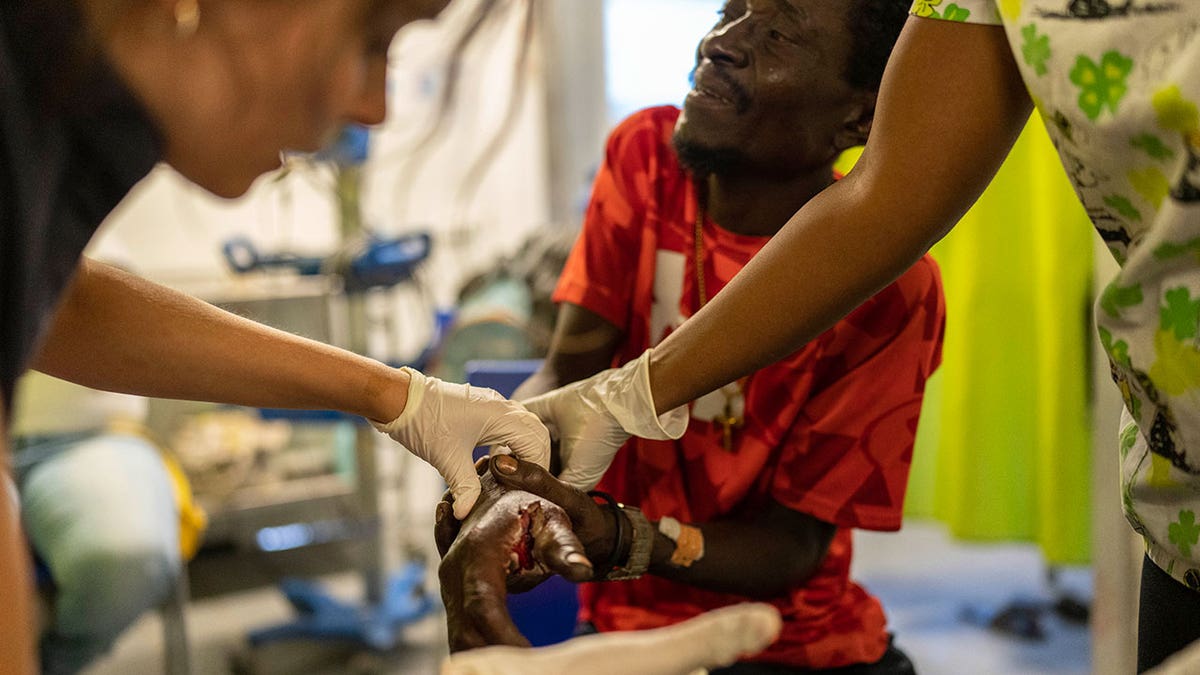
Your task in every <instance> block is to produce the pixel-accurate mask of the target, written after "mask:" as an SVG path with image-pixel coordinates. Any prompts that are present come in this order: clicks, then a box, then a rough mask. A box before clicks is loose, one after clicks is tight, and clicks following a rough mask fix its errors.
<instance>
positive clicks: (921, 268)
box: [896, 253, 942, 294]
mask: <svg viewBox="0 0 1200 675" xmlns="http://www.w3.org/2000/svg"><path fill="white" fill-rule="evenodd" d="M896 284H898V285H900V286H902V287H903V288H904V289H905V290H908V291H914V292H920V293H922V294H924V293H927V292H931V291H936V292H938V293H941V291H942V271H941V268H939V267H938V264H937V261H936V260H934V259H933V256H931V255H929V254H928V253H926V254H925V255H923V256H921V259H920V260H918V261H917V262H916V263H915V264H913V266H912V267H910V268H908V271H906V272H905V273H904V274H902V275H900V278H899V279H897V280H896Z"/></svg>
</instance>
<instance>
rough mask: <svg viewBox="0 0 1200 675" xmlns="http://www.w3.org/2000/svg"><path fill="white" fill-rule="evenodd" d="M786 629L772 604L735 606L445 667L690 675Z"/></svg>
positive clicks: (542, 673)
mask: <svg viewBox="0 0 1200 675" xmlns="http://www.w3.org/2000/svg"><path fill="white" fill-rule="evenodd" d="M782 625H783V622H782V620H781V619H780V617H779V611H778V610H776V609H775V608H774V607H772V606H771V605H765V604H744V605H733V606H731V607H722V608H721V609H717V610H713V611H711V612H707V613H705V614H701V615H700V616H698V617H695V618H693V619H689V620H688V621H684V622H683V623H680V624H676V625H674V626H668V627H667V628H657V629H654V630H646V631H630V632H619V633H601V634H598V635H588V636H586V637H579V638H575V639H573V640H568V641H566V642H563V643H561V644H557V645H553V646H550V647H542V648H540V649H521V648H517V647H485V648H483V649H472V650H470V651H465V652H459V653H458V654H455V655H453V656H451V657H450V658H449V659H447V660H446V661H445V662H444V663H443V664H442V675H560V674H561V673H570V674H571V675H610V674H611V673H622V674H623V675H686V674H687V673H692V672H695V671H697V670H700V669H702V668H719V667H721V666H727V665H729V664H731V663H733V662H734V661H736V660H738V658H740V657H742V656H748V655H751V654H757V653H758V652H760V651H762V650H763V649H766V647H767V645H769V644H771V643H772V642H774V641H775V639H776V638H777V637H778V636H779V630H780V628H781V627H782Z"/></svg>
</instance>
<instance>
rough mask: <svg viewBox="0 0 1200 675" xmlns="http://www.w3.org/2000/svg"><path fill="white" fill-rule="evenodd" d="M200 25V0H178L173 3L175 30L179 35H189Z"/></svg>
mask: <svg viewBox="0 0 1200 675" xmlns="http://www.w3.org/2000/svg"><path fill="white" fill-rule="evenodd" d="M199 27H200V0H179V1H178V2H176V3H175V32H176V33H177V34H178V35H179V37H184V38H186V37H191V36H193V35H195V34H196V29H197V28H199Z"/></svg>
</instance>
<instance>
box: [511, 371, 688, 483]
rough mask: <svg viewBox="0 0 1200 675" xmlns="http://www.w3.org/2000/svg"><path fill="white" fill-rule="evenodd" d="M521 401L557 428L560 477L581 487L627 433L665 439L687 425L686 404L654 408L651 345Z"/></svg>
mask: <svg viewBox="0 0 1200 675" xmlns="http://www.w3.org/2000/svg"><path fill="white" fill-rule="evenodd" d="M524 403H525V407H526V408H528V409H529V410H530V411H532V412H534V413H536V414H537V416H538V417H540V418H541V419H542V421H543V422H545V423H546V424H547V425H548V426H551V427H553V428H554V430H555V431H556V432H557V435H558V439H559V442H560V444H561V449H560V453H561V455H562V463H563V470H562V473H561V474H560V475H559V479H560V480H562V481H563V482H566V483H569V484H571V485H573V486H575V487H577V488H580V489H581V490H590V489H592V488H594V487H596V483H599V482H600V477H601V476H603V475H604V472H605V471H606V470H607V469H608V465H609V464H612V460H613V456H614V455H616V454H617V450H620V449H621V445H623V444H624V443H625V441H626V440H627V439H628V438H629V436H630V435H633V436H639V437H641V438H649V439H655V440H666V439H669V438H679V437H680V436H682V435H683V432H684V431H686V430H687V423H688V412H687V406H680V407H678V408H676V409H674V410H672V411H670V412H667V413H664V414H663V415H661V416H659V415H655V414H654V397H653V395H651V393H650V350H649V349H647V350H646V351H645V353H643V354H642V355H641V356H639V357H638V358H637V359H635V360H633V361H630V362H629V363H626V364H625V365H624V366H621V367H620V368H614V369H612V370H606V371H603V372H600V373H597V374H595V375H593V376H591V377H589V378H588V379H586V380H580V381H579V382H575V383H573V384H569V385H567V386H565V387H562V388H561V389H555V390H554V391H551V392H547V393H545V394H542V395H541V396H537V397H535V398H532V399H529V400H528V401H525V402H524Z"/></svg>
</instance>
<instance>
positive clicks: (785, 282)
mask: <svg viewBox="0 0 1200 675" xmlns="http://www.w3.org/2000/svg"><path fill="white" fill-rule="evenodd" d="M1030 108H1031V104H1030V100H1029V96H1028V94H1027V92H1026V90H1025V87H1024V84H1023V83H1022V81H1021V77H1020V73H1019V71H1018V70H1017V66H1016V64H1015V63H1014V62H1013V60H1012V54H1011V52H1010V51H1009V46H1008V43H1007V40H1006V38H1005V34H1004V31H1003V29H1002V28H999V27H994V26H980V25H970V24H960V23H952V22H948V21H937V20H930V19H919V18H910V19H909V21H908V24H907V25H906V26H905V29H904V32H903V34H902V35H901V37H900V41H899V42H898V44H897V46H896V49H895V51H894V52H893V54H892V58H891V62H890V63H889V64H888V68H887V72H886V74H885V76H884V81H883V88H882V90H881V92H880V95H879V104H878V110H877V112H876V115H875V123H874V127H873V129H872V132H871V138H870V141H869V142H868V145H867V149H866V151H865V152H864V154H863V156H862V158H861V159H860V161H859V163H858V165H857V166H856V167H855V169H854V170H853V171H851V172H850V174H849V175H847V176H846V178H844V179H843V180H841V181H839V182H838V183H836V184H835V185H833V186H831V187H830V188H829V189H827V190H825V191H824V192H823V193H821V194H820V195H818V196H817V197H816V198H815V199H813V200H811V201H810V202H809V203H808V204H807V205H806V206H805V207H804V208H803V209H801V210H800V211H799V212H798V213H797V214H796V215H795V216H794V217H793V218H792V219H791V221H789V222H788V224H787V225H786V226H785V227H784V228H783V229H782V230H781V231H780V232H779V233H778V234H777V235H775V237H774V238H773V239H772V240H771V242H770V243H769V244H767V246H765V247H764V248H763V249H762V251H761V252H759V253H758V255H757V256H755V258H754V260H752V261H751V262H750V263H749V264H748V265H746V267H745V268H744V269H742V271H741V272H739V273H738V275H737V277H736V278H735V279H734V280H733V281H732V282H730V283H729V285H728V286H726V287H725V288H724V289H723V290H722V291H721V293H720V294H719V295H717V296H716V297H715V298H714V299H713V301H712V302H710V303H709V304H708V305H707V306H706V307H705V308H704V309H702V310H701V311H700V312H698V313H697V314H696V315H695V316H693V317H692V318H691V319H689V320H688V321H687V322H686V323H684V324H683V326H682V327H681V328H679V329H678V330H676V331H674V332H673V333H672V334H671V335H670V336H669V337H668V338H667V339H666V340H664V341H663V342H662V343H661V344H660V345H659V346H657V347H656V348H655V349H654V352H653V355H652V358H651V362H650V384H651V386H650V389H651V390H652V392H653V396H654V401H655V407H656V408H657V410H658V411H659V412H663V411H666V410H670V409H671V408H673V407H675V406H678V405H682V404H683V403H685V402H687V401H690V400H693V399H695V398H696V397H697V396H700V395H702V394H704V393H706V392H709V391H712V390H714V389H716V388H718V387H720V386H722V385H724V384H725V383H727V382H730V381H732V380H734V379H736V378H738V377H740V376H743V375H746V374H748V373H750V372H753V371H754V370H756V369H758V368H760V367H762V366H765V365H767V364H769V363H772V362H774V361H776V360H778V359H779V358H781V357H782V356H784V355H785V354H788V353H790V352H791V351H793V350H795V349H796V348H797V347H799V346H800V345H802V344H804V343H805V342H807V341H809V340H811V339H812V338H814V337H815V336H817V335H819V334H820V333H821V332H822V331H824V330H825V329H827V328H828V327H829V326H831V325H833V323H835V322H836V321H837V320H838V319H839V318H841V317H842V316H844V315H845V314H847V313H848V312H849V311H850V310H852V309H854V308H855V307H856V306H858V305H859V304H860V303H862V302H863V301H864V300H866V299H867V298H868V297H870V296H871V295H872V294H874V293H875V292H877V291H878V290H879V289H881V288H883V287H884V286H886V285H887V284H888V283H890V282H891V281H893V280H894V279H895V278H896V277H898V276H899V275H900V274H902V273H903V272H904V271H905V270H906V269H908V268H909V267H910V266H911V265H912V264H913V263H914V262H916V260H917V259H918V258H920V256H921V255H923V254H924V253H925V252H926V251H927V250H928V249H929V247H930V246H932V245H933V244H934V243H935V242H936V241H937V240H938V239H940V238H941V237H942V236H943V235H945V234H946V232H948V231H949V230H950V228H951V227H953V226H954V224H955V223H956V222H957V221H958V219H959V218H960V217H962V215H963V214H964V213H965V212H966V211H967V209H968V208H970V206H971V205H972V204H973V203H974V202H975V200H976V199H977V198H978V196H979V194H980V193H981V192H982V191H983V189H984V188H985V187H986V186H987V184H988V182H989V181H990V180H991V179H992V176H993V175H994V174H995V172H996V171H997V169H998V168H999V167H1000V164H1001V163H1002V162H1003V160H1004V157H1005V156H1006V155H1007V153H1008V151H1009V149H1010V148H1011V147H1012V144H1013V142H1015V140H1016V138H1017V136H1018V135H1019V133H1020V131H1021V129H1022V127H1023V126H1024V123H1025V121H1026V119H1027V118H1028V116H1029V111H1030ZM732 335H737V336H740V337H738V338H730V336H732Z"/></svg>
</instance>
